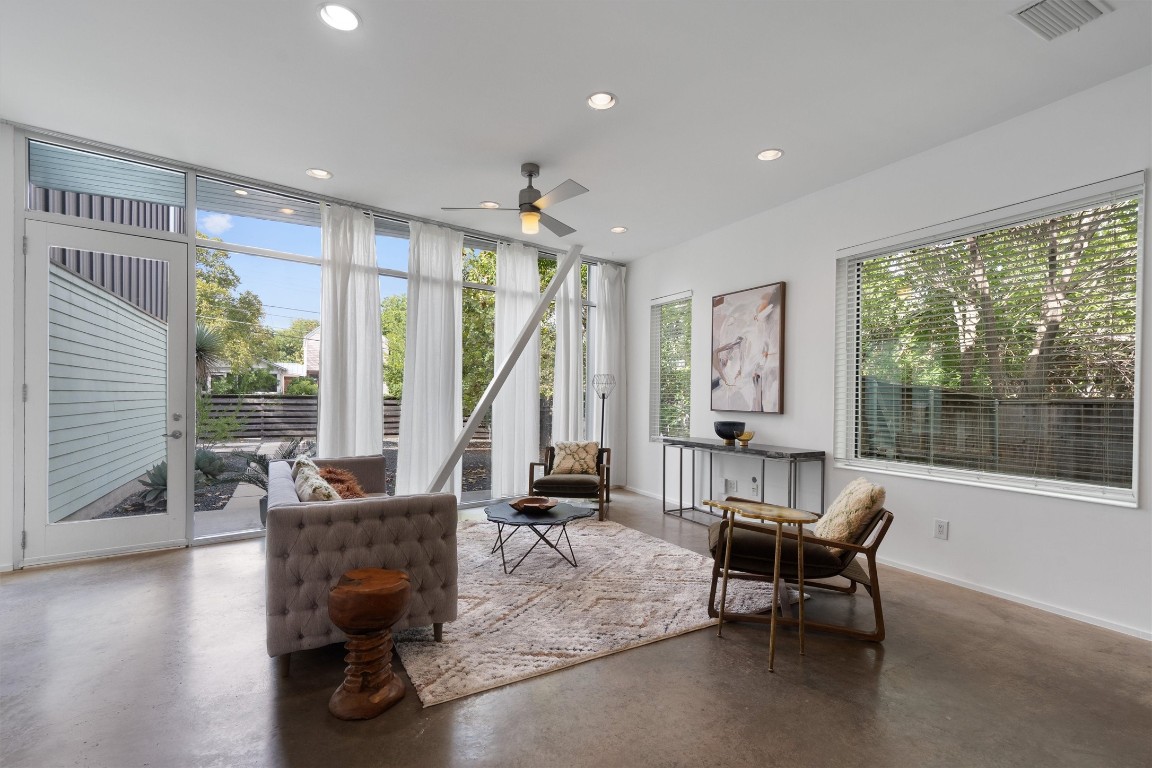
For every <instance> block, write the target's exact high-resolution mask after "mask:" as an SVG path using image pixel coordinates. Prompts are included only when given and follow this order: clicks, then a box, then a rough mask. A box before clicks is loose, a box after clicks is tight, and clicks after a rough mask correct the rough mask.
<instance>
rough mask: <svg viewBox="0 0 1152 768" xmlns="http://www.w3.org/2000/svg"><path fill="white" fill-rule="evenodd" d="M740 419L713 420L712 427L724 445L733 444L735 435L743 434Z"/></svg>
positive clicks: (742, 424)
mask: <svg viewBox="0 0 1152 768" xmlns="http://www.w3.org/2000/svg"><path fill="white" fill-rule="evenodd" d="M744 426H745V425H744V422H742V421H714V422H712V428H713V429H714V430H716V437H718V438H720V439H721V440H723V441H724V444H725V445H735V444H736V436H737V435H742V434H744Z"/></svg>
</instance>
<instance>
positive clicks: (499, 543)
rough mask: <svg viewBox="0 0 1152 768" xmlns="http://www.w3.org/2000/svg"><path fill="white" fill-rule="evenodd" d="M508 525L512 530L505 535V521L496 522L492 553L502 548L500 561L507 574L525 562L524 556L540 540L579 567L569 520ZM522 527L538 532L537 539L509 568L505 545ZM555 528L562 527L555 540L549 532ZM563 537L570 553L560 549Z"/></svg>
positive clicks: (537, 544)
mask: <svg viewBox="0 0 1152 768" xmlns="http://www.w3.org/2000/svg"><path fill="white" fill-rule="evenodd" d="M507 527H508V528H510V529H511V531H510V532H509V534H508V535H507V536H505V535H504V528H505V526H504V523H496V543H495V544H493V545H492V554H495V552H496V550H500V563H501V564H502V565H503V566H504V573H506V574H507V573H512V572H513V571H515V570H516V569H517V568H519V567H520V563H522V562H524V558H526V557H528V555H530V554H532V550H534V549H536V547H538V546H539V545H540V542H544V543H545V544H547V545H548V546H549V547H551V548H552V550H553V551H554V552H555V553H556V554H558V555H560V557H562V558H564V560H565V562H567V563H568V564H569V565H571V566H572V567H573V568H576V567H578V566H577V563H576V553H575V552H573V551H572V540H571V539H569V538H568V523H567V522H563V523H544V524H542V525H538V526H537V525H509V526H507ZM521 528H527V529H528V530H530V531H532V533H534V534H536V541H534V542H532V546H531V547H529V548H528V551H527V552H525V553H524V554H522V555H520V559H519V560H517V561H516V562H515V564H514V565H513V566H512V567H511V568H509V567H508V560H507V558H506V556H505V554H504V545H505V544H507V543H508V542H509V541H510V540H511V539H512V537H513V536H515V535H516V532H517V531H519V530H520V529H521ZM541 528H543V529H544V530H540V529H541ZM553 528H559V529H560V533H558V534H557V535H556V541H555V542H553V541H551V540H550V539H549V538H548V533H549V532H550V531H551V530H552V529H553ZM561 539H563V540H564V543H566V544H567V545H568V554H567V555H566V554H564V550H562V549H560V547H559V544H560V540H561Z"/></svg>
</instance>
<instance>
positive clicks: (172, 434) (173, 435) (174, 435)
mask: <svg viewBox="0 0 1152 768" xmlns="http://www.w3.org/2000/svg"><path fill="white" fill-rule="evenodd" d="M168 437H170V438H172V439H173V440H179V439H180V438H182V437H184V433H183V432H181V431H180V430H176V431H175V432H169V433H168Z"/></svg>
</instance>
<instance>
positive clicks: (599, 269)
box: [591, 264, 628, 485]
mask: <svg viewBox="0 0 1152 768" xmlns="http://www.w3.org/2000/svg"><path fill="white" fill-rule="evenodd" d="M625 274H626V268H625V267H620V266H616V265H614V264H598V265H597V266H596V268H595V269H594V270H593V276H592V277H593V279H592V286H591V287H592V301H593V303H594V304H595V305H596V332H595V336H596V339H595V342H596V343H595V344H594V346H593V348H594V349H595V350H596V359H595V360H594V361H593V369H592V372H593V373H594V374H599V373H610V374H612V375H613V376H615V377H616V388H615V389H613V390H612V392H611V394H609V395H608V400H607V402H606V403H600V402H597V407H604V406H606V409H605V413H606V416H605V419H604V425H605V426H604V434H603V435H601V434H600V414H599V413H597V414H595V424H596V434H597V438H596V439H597V441H598V442H599V443H600V445H601V447H604V448H611V449H612V485H623V484H624V483H625V482H627V479H628V474H627V456H628V450H627V449H628V439H627V437H628V419H627V411H626V405H627V402H628V398H627V396H626V393H627V391H628V387H627V377H626V373H627V357H626V356H625V355H626V350H625V347H624V338H625V337H624V295H625V291H624V276H625ZM597 401H599V398H597Z"/></svg>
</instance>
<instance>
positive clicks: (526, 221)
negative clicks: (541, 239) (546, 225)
mask: <svg viewBox="0 0 1152 768" xmlns="http://www.w3.org/2000/svg"><path fill="white" fill-rule="evenodd" d="M520 231H521V232H523V233H524V234H526V235H535V234H538V233H539V232H540V212H539V211H521V212H520Z"/></svg>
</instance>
